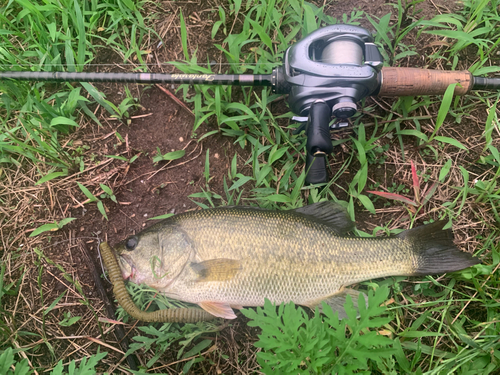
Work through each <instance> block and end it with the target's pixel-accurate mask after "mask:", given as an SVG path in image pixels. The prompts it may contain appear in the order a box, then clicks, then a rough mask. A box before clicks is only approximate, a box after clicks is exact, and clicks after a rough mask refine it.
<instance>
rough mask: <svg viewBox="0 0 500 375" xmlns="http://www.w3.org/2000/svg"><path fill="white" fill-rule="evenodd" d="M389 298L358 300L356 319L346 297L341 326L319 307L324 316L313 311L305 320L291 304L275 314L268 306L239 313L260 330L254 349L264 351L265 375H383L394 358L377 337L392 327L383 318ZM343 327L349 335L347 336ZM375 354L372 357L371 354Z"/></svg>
mask: <svg viewBox="0 0 500 375" xmlns="http://www.w3.org/2000/svg"><path fill="white" fill-rule="evenodd" d="M388 294H389V289H388V288H387V287H384V288H380V289H378V290H377V291H376V292H375V293H374V292H373V291H370V292H369V293H368V305H367V306H366V307H365V301H364V297H363V296H360V297H359V298H360V300H359V306H360V310H359V319H358V317H357V313H358V312H357V311H356V309H355V308H354V306H353V303H352V301H351V298H350V296H349V297H348V298H347V300H346V303H345V310H346V313H347V316H348V317H347V318H344V319H342V320H339V317H338V312H333V311H332V308H331V307H330V306H328V305H326V304H325V303H323V313H324V316H323V315H321V314H320V312H319V310H318V308H316V310H315V313H314V317H313V318H312V319H309V318H308V316H307V314H306V313H305V311H304V310H303V309H302V308H296V307H295V305H294V304H293V303H289V304H286V305H284V304H281V305H280V306H279V307H278V309H277V310H276V307H275V306H273V305H272V304H271V303H270V302H269V300H266V302H265V304H264V307H263V308H260V307H259V308H257V309H256V311H254V310H250V309H244V310H242V312H243V314H244V315H245V316H247V317H248V318H250V319H252V320H251V321H250V322H249V323H248V324H249V325H250V326H252V327H260V328H261V329H262V333H261V334H260V335H259V341H257V342H256V343H255V346H257V347H258V348H262V351H260V352H259V353H257V360H258V362H259V364H260V365H261V366H262V370H263V371H264V372H265V373H275V374H290V373H297V372H300V373H302V372H304V373H313V374H322V373H326V372H328V373H338V374H350V373H353V372H358V371H363V370H364V371H367V370H370V369H371V370H375V369H377V368H378V369H379V370H384V369H385V366H387V362H388V359H389V358H391V356H392V355H393V354H394V352H395V350H394V349H393V345H394V342H393V340H391V339H389V338H387V337H384V336H383V335H381V334H380V333H379V332H380V331H381V329H382V327H383V326H384V325H385V324H387V323H389V322H390V321H391V318H390V317H387V316H383V315H385V313H386V312H387V311H386V310H387V308H386V306H385V305H384V304H383V302H384V301H386V299H387V296H388ZM346 327H349V329H348V330H347V331H346ZM370 352H376V353H377V355H376V356H372V355H370V354H369V353H370Z"/></svg>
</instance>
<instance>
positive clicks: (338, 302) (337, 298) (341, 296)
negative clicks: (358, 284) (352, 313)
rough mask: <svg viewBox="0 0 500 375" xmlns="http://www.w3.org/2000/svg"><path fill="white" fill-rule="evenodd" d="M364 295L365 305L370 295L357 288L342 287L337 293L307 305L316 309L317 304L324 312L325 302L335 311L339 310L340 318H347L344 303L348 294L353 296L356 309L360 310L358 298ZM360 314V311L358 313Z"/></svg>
mask: <svg viewBox="0 0 500 375" xmlns="http://www.w3.org/2000/svg"><path fill="white" fill-rule="evenodd" d="M360 295H362V296H363V297H364V300H365V306H366V305H367V304H368V297H367V296H366V294H364V293H361V292H358V291H357V290H354V289H349V288H342V289H340V290H339V291H338V292H337V293H335V294H332V295H331V296H328V297H326V298H322V299H319V300H314V301H311V302H309V303H307V304H306V306H308V307H310V308H311V309H315V308H316V306H318V307H319V311H320V312H322V310H323V306H322V304H321V303H322V302H325V303H326V304H327V305H328V306H330V307H331V308H332V310H333V312H335V311H338V312H339V319H344V318H347V314H346V312H345V309H344V304H345V300H346V297H347V296H351V300H352V304H353V306H354V308H355V309H356V311H358V312H359V307H358V298H359V296H360ZM358 316H359V313H358Z"/></svg>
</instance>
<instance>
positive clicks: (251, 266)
mask: <svg viewBox="0 0 500 375" xmlns="http://www.w3.org/2000/svg"><path fill="white" fill-rule="evenodd" d="M445 224H446V222H445V221H436V222H433V223H430V224H427V225H423V226H420V227H416V228H413V229H409V230H406V231H403V232H401V233H399V234H397V235H395V236H390V237H375V238H368V237H355V236H352V235H348V234H349V233H350V232H352V231H353V229H354V223H353V222H352V221H351V220H350V217H349V215H348V213H347V211H346V210H345V209H344V207H342V206H341V205H340V204H338V203H335V202H332V201H325V202H319V203H315V204H312V205H308V206H304V207H301V208H297V209H292V210H282V211H279V210H278V211H273V210H265V209H260V208H254V207H238V206H233V207H218V208H210V209H205V210H199V211H191V212H185V213H182V214H178V215H174V216H172V217H169V218H167V219H165V220H162V221H160V222H158V223H156V224H154V225H153V226H151V227H149V228H147V229H145V230H143V231H141V232H140V233H138V234H135V235H132V236H130V237H128V238H127V239H125V240H124V241H122V242H121V243H119V244H118V245H117V246H116V247H115V251H116V253H117V256H118V262H119V266H120V269H121V272H122V276H123V278H124V279H128V280H130V281H132V282H135V283H137V284H146V285H148V286H150V287H152V288H154V289H156V290H158V291H159V292H161V293H163V294H164V295H166V296H167V297H170V298H173V299H177V300H180V301H184V302H189V303H193V304H197V305H199V306H200V307H201V308H202V309H203V310H205V311H207V312H208V313H210V314H212V315H214V316H216V317H221V318H225V319H234V318H236V314H235V313H234V310H233V309H241V308H243V306H263V305H264V302H265V299H268V300H270V301H271V302H273V303H274V304H280V303H282V302H285V303H286V302H290V301H292V302H294V303H295V304H297V305H302V306H307V307H309V308H311V309H314V308H316V307H320V308H321V306H322V302H325V303H326V304H328V305H330V306H332V308H333V310H334V311H338V312H339V318H340V317H343V316H346V315H345V311H344V310H343V305H344V303H345V301H346V298H347V296H351V299H352V301H353V303H354V305H355V307H356V306H357V304H356V302H357V301H358V299H359V296H360V292H359V291H357V290H354V289H351V288H348V286H350V285H352V284H356V283H359V282H361V281H366V280H371V279H378V278H382V277H387V276H424V275H433V274H442V273H446V272H452V271H458V270H461V269H464V268H467V267H470V266H473V265H475V264H478V263H480V261H479V259H477V258H475V257H473V256H472V255H471V254H469V253H467V252H464V251H461V250H459V249H458V248H457V247H456V246H455V245H454V243H453V234H452V231H451V230H443V227H444V225H445ZM361 295H363V294H361ZM363 296H364V295H363ZM365 298H366V296H365ZM359 301H362V299H359Z"/></svg>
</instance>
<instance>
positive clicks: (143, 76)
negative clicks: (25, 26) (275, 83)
mask: <svg viewBox="0 0 500 375" xmlns="http://www.w3.org/2000/svg"><path fill="white" fill-rule="evenodd" d="M6 79H14V80H17V81H52V82H127V83H146V84H153V83H172V84H190V85H233V86H271V74H256V75H253V74H184V73H180V74H166V73H90V72H85V73H71V72H16V71H11V72H8V71H7V72H0V80H6Z"/></svg>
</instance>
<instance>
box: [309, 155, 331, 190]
mask: <svg viewBox="0 0 500 375" xmlns="http://www.w3.org/2000/svg"><path fill="white" fill-rule="evenodd" d="M327 181H328V170H327V166H326V157H325V155H318V156H314V155H311V154H310V153H307V156H306V184H307V185H315V184H324V183H326V182H327Z"/></svg>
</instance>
